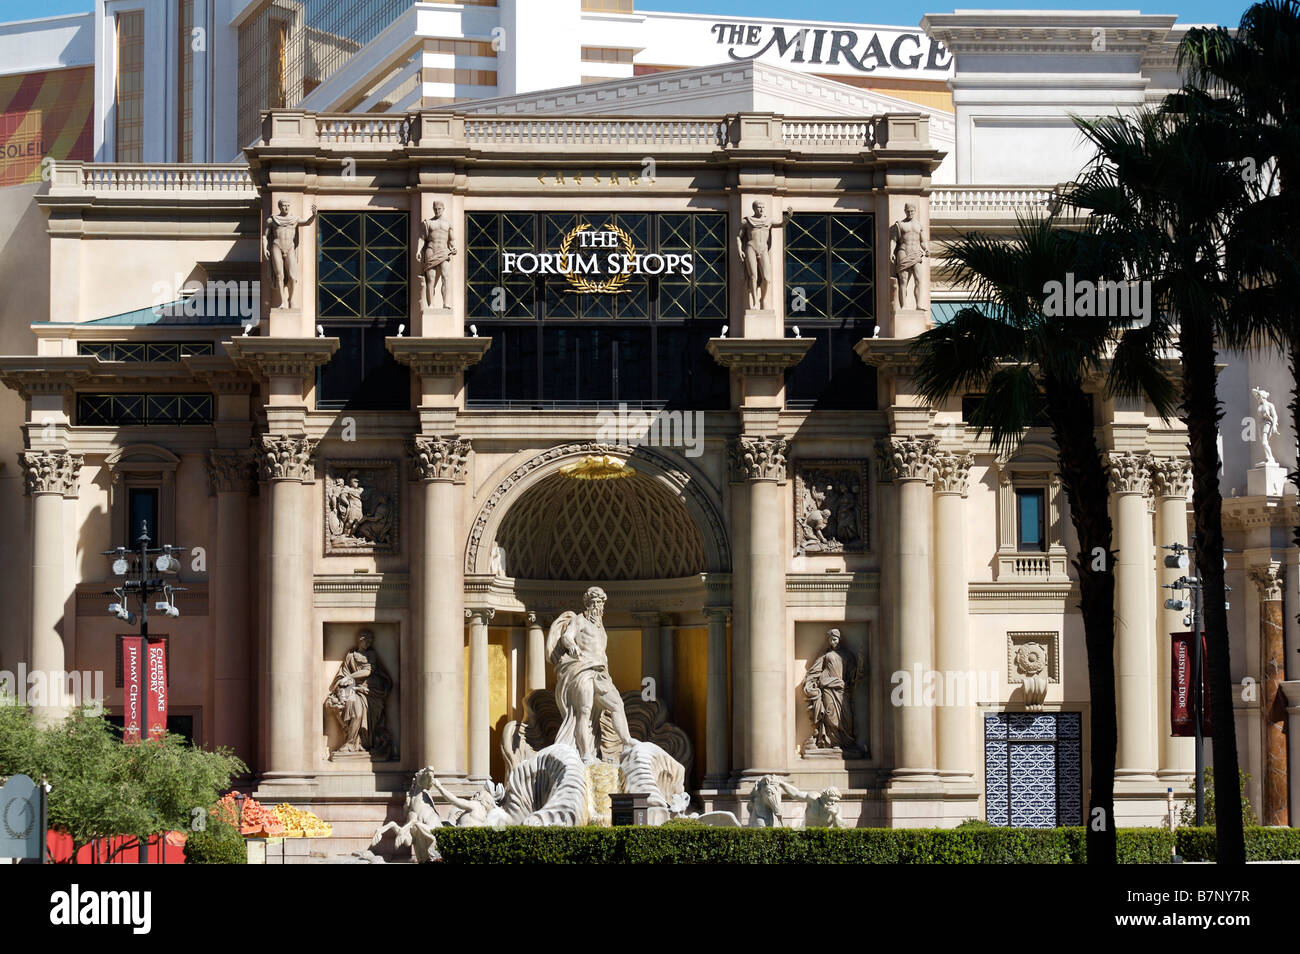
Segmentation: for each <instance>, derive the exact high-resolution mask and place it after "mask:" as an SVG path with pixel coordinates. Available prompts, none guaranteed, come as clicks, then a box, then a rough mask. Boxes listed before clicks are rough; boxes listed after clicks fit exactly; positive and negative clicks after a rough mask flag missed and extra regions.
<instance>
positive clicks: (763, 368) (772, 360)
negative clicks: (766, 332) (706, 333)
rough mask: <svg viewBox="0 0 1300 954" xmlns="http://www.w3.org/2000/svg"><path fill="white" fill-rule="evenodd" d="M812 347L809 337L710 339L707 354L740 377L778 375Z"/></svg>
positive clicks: (795, 362)
mask: <svg viewBox="0 0 1300 954" xmlns="http://www.w3.org/2000/svg"><path fill="white" fill-rule="evenodd" d="M812 344H813V339H812V338H710V339H709V354H711V355H713V360H714V361H716V362H718V364H720V365H722V366H723V367H724V368H728V369H730V370H732V371H736V372H738V373H740V374H744V375H749V376H757V375H778V374H785V372H786V371H787V370H789V369H790V368H793V367H794V366H795V365H796V364H798V363H799V362H800V361H802V360H803V357H804V355H806V354H807V353H808V349H809V348H811V347H812Z"/></svg>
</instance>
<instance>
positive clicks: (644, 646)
mask: <svg viewBox="0 0 1300 954" xmlns="http://www.w3.org/2000/svg"><path fill="white" fill-rule="evenodd" d="M632 619H633V620H634V621H635V622H636V624H637V625H638V626H640V627H641V678H642V679H653V680H654V691H655V698H656V699H665V700H666V699H667V696H665V695H664V694H663V693H664V691H665V689H664V686H665V683H664V678H663V670H662V668H661V667H662V665H663V647H662V645H661V642H660V640H661V638H662V637H661V635H660V631H659V625H660V614H659V613H633V614H632Z"/></svg>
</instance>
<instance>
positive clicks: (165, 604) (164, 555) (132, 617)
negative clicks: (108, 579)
mask: <svg viewBox="0 0 1300 954" xmlns="http://www.w3.org/2000/svg"><path fill="white" fill-rule="evenodd" d="M136 544H137V549H134V550H128V549H127V548H126V547H117V548H115V549H113V550H105V551H104V556H107V557H112V558H113V575H114V576H120V577H123V578H124V579H123V580H122V585H121V586H118V587H115V588H114V589H113V593H112V595H113V596H116V597H117V602H114V603H109V604H108V615H109V616H114V617H116V618H117V619H120V620H122V621H123V622H125V623H127V624H129V625H132V626H134V625H135V622H136V619H137V618H138V619H139V621H140V635H141V636H142V637H144V639H145V641H146V642H147V641H148V639H149V598H150V596H151V595H152V596H155V597H157V596H159V595H161V596H162V599H156V600H155V601H154V604H153V609H154V612H157V613H162V614H163V615H164V616H169V617H171V618H173V619H174V618H176V617H178V616H180V615H181V611H180V610H178V609H177V608H176V593H177V592H178V591H184V589H185V587H183V586H173V585H172V584H171V583H170V582H168V580H167V579H166V577H167V576H171V575H175V574H177V573H179V572H180V569H181V564H180V561H179V560H178V559H176V556H175V554H176V553H178V552H180V551H181V550H182V549H184V548H183V547H177V546H164V547H151V546H149V524H148V522H143V523H141V524H140V537H139V539H138V540H136ZM151 558H152V559H151ZM159 574H161V575H159ZM132 597H134V598H135V599H137V600H139V602H140V615H139V617H137V616H136V614H135V613H133V612H131V599H132Z"/></svg>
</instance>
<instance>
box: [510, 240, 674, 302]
mask: <svg viewBox="0 0 1300 954" xmlns="http://www.w3.org/2000/svg"><path fill="white" fill-rule="evenodd" d="M501 272H502V274H503V275H556V276H562V277H563V278H564V279H565V280H567V281H568V283H569V290H570V291H573V292H576V293H577V294H580V295H617V294H619V293H620V292H622V291H623V290H624V289H623V286H624V285H625V284H627V281H628V279H629V278H632V277H633V276H645V275H651V276H660V277H662V276H668V275H681V276H689V275H692V274H694V272H695V256H694V255H693V254H692V253H690V252H666V253H663V254H660V253H658V252H648V253H642V252H638V251H637V248H636V243H635V242H633V240H632V236H631V235H629V234H628V233H627V232H626V231H624V230H623V229H621V228H619V227H618V226H617V225H613V224H606V225H604V226H603V227H601V228H593V227H592V226H591V225H590V224H585V223H584V224H583V225H579V226H577V227H575V228H573V229H570V230H569V231H568V232H567V233H565V235H564V238H563V239H562V240H561V242H560V247H559V248H558V249H557V250H555V251H554V252H502V253H501Z"/></svg>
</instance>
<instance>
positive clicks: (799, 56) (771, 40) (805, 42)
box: [710, 23, 952, 73]
mask: <svg viewBox="0 0 1300 954" xmlns="http://www.w3.org/2000/svg"><path fill="white" fill-rule="evenodd" d="M771 29H772V32H771V35H770V36H769V37H768V39H767V42H766V43H764V42H763V27H762V26H758V25H749V24H744V23H715V24H713V26H712V27H711V28H710V32H712V33H713V34H715V35H716V36H717V42H718V45H719V46H727V47H729V49H728V50H727V55H728V56H730V57H731V58H732V59H733V60H752V59H757V58H758V57H760V56H762V55H763V54H764V53H766V52H767V51H768V50H772V49H774V50H775V52H776V55H777V56H779V57H781V58H783V59H788V60H789V61H790V62H791V63H810V64H824V65H826V66H839V65H840V64H841V63H845V64H847V65H848V66H851V67H852V68H853V69H855V70H858V71H859V72H862V73H874V72H875V71H876V70H878V69H889V68H893V69H896V70H915V69H918V68H919V69H924V70H927V71H937V72H945V73H946V72H947V70H948V67H949V66H951V65H952V56H951V55H950V54H949V53H948V51H947V50H946V49H945V48H944V46H943V44H942V43H940V42H939V41H938V40H935V39H932V38H930V37H925V38H924V39H925V40H926V41H928V43H929V46H928V48H927V49H926V50H925V52H924V53H923V52H922V47H923V43H922V35H921V34H920V33H900V34H898V35H897V36H896V37H895V38H894V42H893V43H892V44H890V47H889V53H888V55H886V53H885V47H884V44H883V43H882V42H881V36H882V34H880V33H872V34H870V36H869V37H868V38H867V39H866V40H865V41H862V40H861V38H860V37H859V36H858V33H857V31H856V30H815V29H812V28H810V27H804V28H803V29H800V30H797V31H795V32H794V33H787V32H786V28H785V27H779V26H774V27H772V28H771ZM827 34H829V36H830V39H829V41H828V40H827ZM889 35H890V34H883V36H885V37H886V38H888V36H889ZM904 44H907V45H908V46H909V47H910V49H907V50H905V49H904ZM740 46H746V47H759V49H758V50H756V51H754V52H750V53H738V52H736V48H737V47H740ZM823 57H824V58H823ZM922 58H924V59H925V66H924V67H922V66H921V65H920V64H921V60H922Z"/></svg>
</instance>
